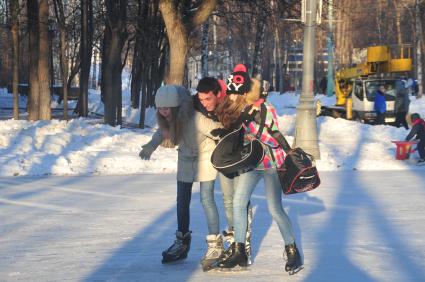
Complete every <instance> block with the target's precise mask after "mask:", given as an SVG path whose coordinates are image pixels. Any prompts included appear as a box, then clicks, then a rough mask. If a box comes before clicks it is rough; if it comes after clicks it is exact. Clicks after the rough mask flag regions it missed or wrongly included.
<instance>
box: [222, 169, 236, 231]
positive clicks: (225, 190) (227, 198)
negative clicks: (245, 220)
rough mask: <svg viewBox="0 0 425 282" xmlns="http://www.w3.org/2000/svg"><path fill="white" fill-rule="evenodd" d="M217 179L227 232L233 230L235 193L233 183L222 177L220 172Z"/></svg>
mask: <svg viewBox="0 0 425 282" xmlns="http://www.w3.org/2000/svg"><path fill="white" fill-rule="evenodd" d="M218 179H219V180H220V186H221V192H222V194H223V205H224V212H225V214H226V220H227V227H228V229H229V230H233V194H234V192H235V189H234V184H235V181H234V179H232V178H228V177H226V176H224V175H223V174H222V173H220V172H219V173H218Z"/></svg>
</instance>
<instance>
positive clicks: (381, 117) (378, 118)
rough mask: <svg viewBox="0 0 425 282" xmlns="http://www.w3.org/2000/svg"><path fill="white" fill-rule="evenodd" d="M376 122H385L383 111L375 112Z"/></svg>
mask: <svg viewBox="0 0 425 282" xmlns="http://www.w3.org/2000/svg"><path fill="white" fill-rule="evenodd" d="M376 124H385V113H376Z"/></svg>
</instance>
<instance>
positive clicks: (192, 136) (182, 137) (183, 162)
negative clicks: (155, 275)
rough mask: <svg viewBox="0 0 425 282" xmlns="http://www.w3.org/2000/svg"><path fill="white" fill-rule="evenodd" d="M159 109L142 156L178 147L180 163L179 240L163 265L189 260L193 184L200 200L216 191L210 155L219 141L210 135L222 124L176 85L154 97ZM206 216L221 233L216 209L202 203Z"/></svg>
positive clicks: (178, 180)
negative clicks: (155, 127) (196, 184)
mask: <svg viewBox="0 0 425 282" xmlns="http://www.w3.org/2000/svg"><path fill="white" fill-rule="evenodd" d="M155 104H156V107H157V109H158V111H157V121H158V125H159V128H158V130H157V131H156V132H155V133H154V135H153V136H152V140H151V141H150V142H149V143H147V144H145V145H143V146H142V151H141V152H140V154H139V156H140V157H141V158H142V159H149V158H150V156H151V154H152V153H153V152H154V151H155V150H156V148H157V147H158V146H159V145H160V144H162V145H163V146H167V147H174V146H177V145H178V163H177V224H178V228H177V231H176V240H175V242H174V244H172V245H171V247H169V248H168V249H167V250H165V251H164V252H163V253H162V255H163V260H162V262H163V263H167V262H172V261H176V260H181V259H184V258H186V257H187V253H188V252H189V249H190V241H191V235H190V233H191V231H189V223H190V213H189V206H190V200H191V195H192V185H193V182H200V190H201V199H202V198H203V196H204V195H203V194H205V191H209V190H211V189H213V187H214V180H215V178H216V177H217V171H216V170H215V169H214V167H213V166H212V164H211V161H210V159H211V154H212V151H213V150H214V148H215V141H214V139H216V137H213V136H212V135H210V131H211V130H213V129H215V128H218V127H219V126H220V124H219V123H218V122H214V121H213V120H211V119H208V118H206V117H205V116H203V115H202V114H201V113H199V112H197V111H195V110H194V108H193V97H192V96H191V95H190V93H189V91H188V90H187V89H186V88H184V87H182V86H176V85H166V86H162V87H161V88H159V89H158V91H157V93H156V96H155ZM202 203H203V206H204V210H205V212H206V215H207V222H208V228H209V230H210V233H211V230H212V229H217V230H214V232H216V233H219V232H218V219H217V217H216V216H215V215H216V214H217V207H216V205H215V203H213V205H212V204H211V205H206V204H205V203H204V201H202Z"/></svg>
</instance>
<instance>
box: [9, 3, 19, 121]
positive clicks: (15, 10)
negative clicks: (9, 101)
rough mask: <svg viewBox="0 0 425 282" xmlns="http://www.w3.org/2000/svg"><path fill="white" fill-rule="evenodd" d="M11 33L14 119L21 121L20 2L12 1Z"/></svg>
mask: <svg viewBox="0 0 425 282" xmlns="http://www.w3.org/2000/svg"><path fill="white" fill-rule="evenodd" d="M9 5H10V15H11V17H10V18H11V28H10V30H11V33H12V61H13V62H12V73H13V81H12V89H13V90H12V92H13V118H14V119H16V120H18V119H19V93H18V83H19V0H10V2H9Z"/></svg>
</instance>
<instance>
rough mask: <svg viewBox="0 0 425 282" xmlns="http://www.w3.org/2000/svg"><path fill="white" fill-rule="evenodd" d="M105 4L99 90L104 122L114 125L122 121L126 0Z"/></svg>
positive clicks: (111, 0)
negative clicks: (102, 100)
mask: <svg viewBox="0 0 425 282" xmlns="http://www.w3.org/2000/svg"><path fill="white" fill-rule="evenodd" d="M105 4H106V26H105V33H104V38H103V50H102V83H101V91H102V93H103V97H104V103H105V117H104V119H105V122H106V123H108V124H110V125H112V126H115V125H117V124H121V123H122V117H121V114H120V113H121V108H120V107H121V106H120V105H121V99H122V89H121V83H122V80H121V72H122V61H121V53H122V50H123V47H124V44H125V40H126V37H127V32H126V19H127V0H116V1H115V0H106V1H105Z"/></svg>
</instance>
